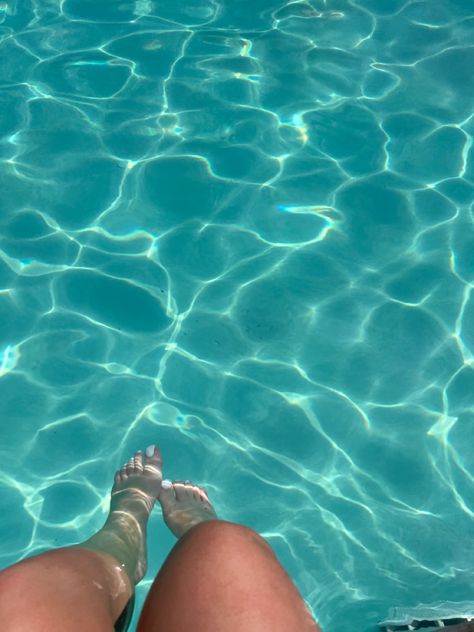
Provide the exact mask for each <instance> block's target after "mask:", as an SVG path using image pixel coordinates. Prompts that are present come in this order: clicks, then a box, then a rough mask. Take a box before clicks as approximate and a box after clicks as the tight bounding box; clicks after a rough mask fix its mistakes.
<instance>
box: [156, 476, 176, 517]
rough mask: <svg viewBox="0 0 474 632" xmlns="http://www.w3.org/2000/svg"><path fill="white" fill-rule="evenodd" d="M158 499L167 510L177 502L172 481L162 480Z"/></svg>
mask: <svg viewBox="0 0 474 632" xmlns="http://www.w3.org/2000/svg"><path fill="white" fill-rule="evenodd" d="M158 500H159V502H160V504H161V506H162V507H163V509H164V510H165V511H169V510H170V509H171V508H172V507H173V506H174V505H175V504H176V494H175V492H174V488H173V483H172V482H171V481H168V480H164V481H162V483H161V489H160V493H159V495H158Z"/></svg>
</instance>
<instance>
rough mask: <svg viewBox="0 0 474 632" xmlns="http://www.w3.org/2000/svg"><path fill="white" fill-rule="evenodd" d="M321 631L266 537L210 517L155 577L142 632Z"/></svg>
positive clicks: (146, 605) (178, 548)
mask: <svg viewBox="0 0 474 632" xmlns="http://www.w3.org/2000/svg"><path fill="white" fill-rule="evenodd" d="M296 630H297V631H298V632H320V630H319V628H318V626H317V624H316V622H315V621H314V619H313V618H312V616H311V614H310V613H309V610H308V608H307V607H306V604H305V603H304V601H303V599H302V597H301V595H300V594H299V592H298V590H297V589H296V587H295V585H294V584H293V582H292V581H291V579H290V577H289V576H288V574H287V573H286V571H285V570H284V569H283V567H282V566H281V564H280V563H279V561H278V559H277V557H276V556H275V554H274V552H273V550H272V549H271V547H270V546H269V545H268V544H267V543H266V542H265V540H264V539H263V538H261V537H260V536H259V535H257V534H256V533H255V532H254V531H252V530H251V529H247V528H246V527H243V526H240V525H236V524H232V523H227V522H223V521H220V520H215V521H209V522H205V523H203V524H200V525H197V526H196V527H194V528H193V529H191V530H190V531H189V532H188V533H186V535H185V536H184V537H183V538H182V539H181V540H180V541H179V542H178V543H177V545H176V546H175V548H174V549H173V551H172V552H171V554H170V555H169V557H168V559H167V560H166V562H165V564H164V565H163V568H162V569H161V570H160V572H159V574H158V575H157V577H156V579H155V581H154V583H153V585H152V587H151V589H150V592H149V594H148V597H147V600H146V602H145V605H144V608H143V611H142V615H141V618H140V622H139V626H138V632H170V631H172V632H244V631H245V632H295V631H296Z"/></svg>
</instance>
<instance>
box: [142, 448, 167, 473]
mask: <svg viewBox="0 0 474 632" xmlns="http://www.w3.org/2000/svg"><path fill="white" fill-rule="evenodd" d="M162 467H163V458H162V456H161V452H160V449H159V448H158V446H156V445H149V446H148V448H147V449H146V450H145V457H144V459H143V469H145V470H147V471H149V472H150V471H152V472H156V471H158V472H161V469H162Z"/></svg>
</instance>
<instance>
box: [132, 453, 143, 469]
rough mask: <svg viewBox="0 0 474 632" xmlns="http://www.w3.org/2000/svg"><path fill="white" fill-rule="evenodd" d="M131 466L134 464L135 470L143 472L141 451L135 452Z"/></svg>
mask: <svg viewBox="0 0 474 632" xmlns="http://www.w3.org/2000/svg"><path fill="white" fill-rule="evenodd" d="M133 464H134V467H135V470H138V471H139V472H142V471H143V454H142V452H141V450H139V451H138V452H135V455H134V457H133Z"/></svg>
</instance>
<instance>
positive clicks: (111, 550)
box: [81, 445, 163, 585]
mask: <svg viewBox="0 0 474 632" xmlns="http://www.w3.org/2000/svg"><path fill="white" fill-rule="evenodd" d="M162 464H163V461H162V458H161V453H160V451H159V449H158V448H157V447H155V446H154V445H152V446H149V447H148V448H147V449H146V451H145V454H143V453H142V452H140V451H139V452H136V453H135V455H134V456H133V457H132V458H131V459H130V460H129V461H128V462H127V463H125V465H123V466H122V467H121V468H120V470H118V471H117V472H116V474H115V480H114V486H113V487H112V493H111V499H110V513H109V515H108V518H107V520H106V522H105V525H104V526H103V527H102V529H101V530H100V531H99V532H98V533H96V534H95V535H94V536H92V538H90V539H89V540H87V541H86V542H84V544H82V545H81V546H82V547H85V548H89V549H94V550H96V551H101V552H103V553H108V554H109V555H111V556H112V557H113V558H115V559H116V560H117V561H118V562H119V566H120V567H121V568H123V569H124V570H125V571H126V573H127V575H128V577H129V579H130V581H131V583H132V585H134V584H136V583H138V582H139V581H140V580H141V579H142V577H143V576H144V574H145V572H146V526H147V522H148V518H149V516H150V512H151V510H152V509H153V505H154V504H155V502H156V499H157V497H158V494H159V493H160V490H161V480H162V478H163V477H162V473H161V469H162Z"/></svg>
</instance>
